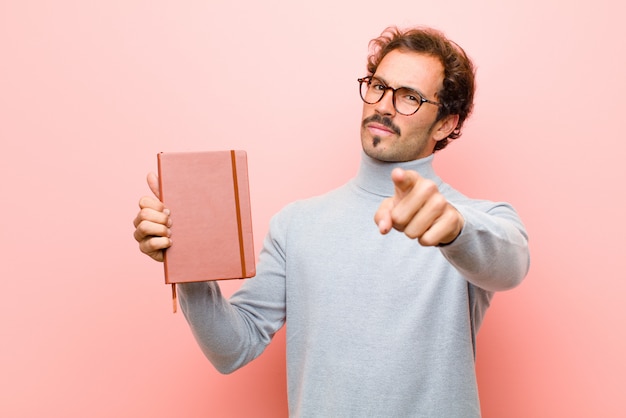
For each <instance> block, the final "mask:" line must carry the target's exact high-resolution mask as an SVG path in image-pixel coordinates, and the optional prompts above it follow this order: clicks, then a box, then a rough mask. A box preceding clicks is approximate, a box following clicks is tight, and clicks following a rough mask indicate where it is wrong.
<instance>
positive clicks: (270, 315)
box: [178, 219, 285, 373]
mask: <svg viewBox="0 0 626 418" xmlns="http://www.w3.org/2000/svg"><path fill="white" fill-rule="evenodd" d="M279 225H281V223H280V222H276V220H274V219H273V220H272V222H271V225H270V232H269V234H268V235H267V237H266V238H265V242H264V246H263V250H262V251H261V254H260V256H259V262H258V265H257V274H256V276H255V277H253V278H251V279H248V280H246V281H245V282H244V283H243V285H242V287H241V288H240V289H239V290H238V291H237V292H236V293H235V294H234V295H233V296H232V297H231V298H230V300H226V299H225V298H224V297H223V295H222V293H221V291H220V288H219V285H218V283H217V282H200V283H181V284H179V285H178V289H179V296H180V306H181V309H182V311H183V313H184V315H185V318H186V319H187V322H188V323H189V326H190V328H191V331H192V333H193V335H194V337H195V339H196V341H197V342H198V345H199V346H200V348H201V349H202V352H203V353H204V354H205V356H206V357H207V358H208V359H209V360H210V361H211V363H212V364H213V366H215V368H216V369H217V370H218V371H220V372H221V373H231V372H233V371H235V370H237V369H238V368H240V367H242V366H244V365H246V364H247V363H249V362H250V361H252V360H253V359H255V358H256V357H258V356H259V355H260V354H261V353H262V352H263V350H264V349H265V347H267V345H268V344H269V343H270V341H271V339H272V337H273V336H274V334H275V333H276V332H277V331H278V330H279V329H280V328H281V327H282V326H283V324H284V322H285V257H284V251H283V242H282V238H281V237H282V236H284V234H283V233H282V231H281V230H280V228H279Z"/></svg>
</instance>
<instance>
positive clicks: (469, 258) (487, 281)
mask: <svg viewBox="0 0 626 418" xmlns="http://www.w3.org/2000/svg"><path fill="white" fill-rule="evenodd" d="M456 208H457V210H459V212H461V214H462V215H463V217H464V218H465V226H464V227H463V230H462V231H461V234H460V235H459V236H458V237H457V239H456V240H455V241H454V242H452V243H451V244H450V245H447V246H444V247H441V252H442V254H443V255H444V257H445V258H446V259H447V260H448V261H449V262H450V263H451V264H452V265H453V266H454V267H455V268H456V269H457V270H458V271H459V272H460V273H461V274H462V275H463V277H465V278H466V280H468V281H469V282H470V283H472V284H474V285H475V286H478V287H480V288H482V289H484V290H487V291H501V290H507V289H511V288H513V287H515V286H517V285H518V284H520V283H521V281H522V280H523V279H524V277H525V276H526V274H527V273H528V269H529V267H530V254H529V250H528V235H527V233H526V229H525V228H524V225H523V224H522V222H521V220H520V219H519V217H518V215H517V213H516V212H515V210H514V209H513V208H512V207H511V206H510V205H508V204H506V203H496V204H494V203H491V204H489V207H488V208H483V207H480V205H478V206H472V205H468V206H463V205H458V206H456Z"/></svg>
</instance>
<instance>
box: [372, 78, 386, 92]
mask: <svg viewBox="0 0 626 418" xmlns="http://www.w3.org/2000/svg"><path fill="white" fill-rule="evenodd" d="M386 87H387V86H385V85H384V84H383V83H381V82H380V81H378V80H372V81H371V82H370V88H372V89H374V90H377V91H384V90H385V88H386Z"/></svg>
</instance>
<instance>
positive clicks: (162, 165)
mask: <svg viewBox="0 0 626 418" xmlns="http://www.w3.org/2000/svg"><path fill="white" fill-rule="evenodd" d="M157 159H158V165H159V187H160V192H161V200H162V201H163V203H164V204H165V206H166V207H167V208H168V209H170V211H171V215H170V217H171V219H172V227H171V231H172V235H171V238H172V246H171V247H170V248H168V249H167V250H166V251H165V260H164V266H165V283H167V284H175V283H185V282H201V281H209V280H224V279H242V278H249V277H252V276H254V275H255V272H256V271H255V255H254V243H253V239H252V219H251V213H250V193H249V183H248V162H247V156H246V153H245V151H212V152H186V153H180V152H178V153H177V152H172V153H168V152H162V153H159V154H158V155H157ZM174 292H175V289H174Z"/></svg>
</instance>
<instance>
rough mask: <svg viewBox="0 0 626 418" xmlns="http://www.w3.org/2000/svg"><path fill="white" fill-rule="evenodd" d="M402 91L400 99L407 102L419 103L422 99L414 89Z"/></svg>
mask: <svg viewBox="0 0 626 418" xmlns="http://www.w3.org/2000/svg"><path fill="white" fill-rule="evenodd" d="M400 93H401V94H400V99H401V100H403V101H404V102H406V103H411V104H418V103H420V102H421V101H422V100H421V97H420V96H419V95H418V94H416V93H415V92H414V91H410V90H402V91H401V92H400Z"/></svg>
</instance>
